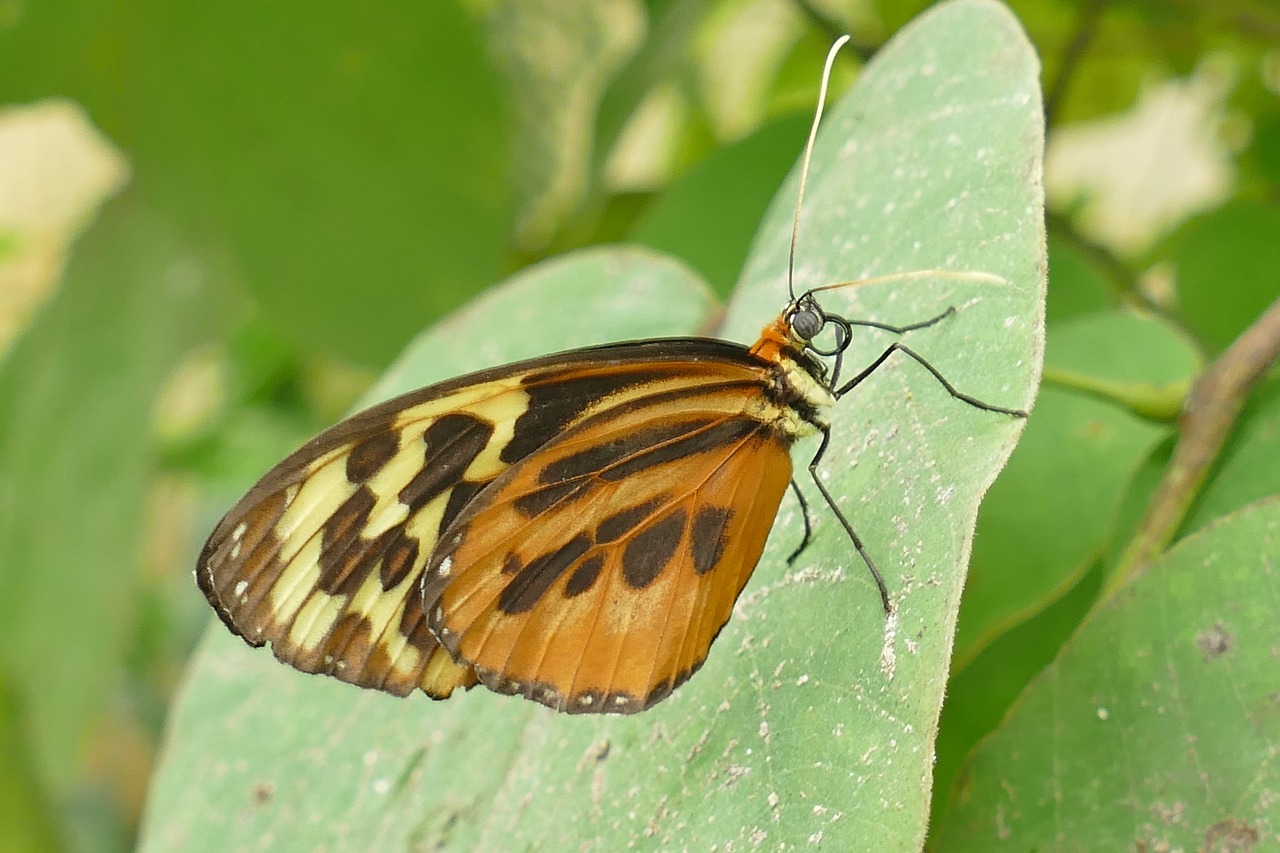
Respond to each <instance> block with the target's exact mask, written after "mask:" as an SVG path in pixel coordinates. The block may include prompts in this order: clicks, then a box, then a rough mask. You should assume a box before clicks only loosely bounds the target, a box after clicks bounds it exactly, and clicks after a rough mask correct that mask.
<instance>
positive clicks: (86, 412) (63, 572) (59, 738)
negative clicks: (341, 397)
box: [0, 194, 222, 797]
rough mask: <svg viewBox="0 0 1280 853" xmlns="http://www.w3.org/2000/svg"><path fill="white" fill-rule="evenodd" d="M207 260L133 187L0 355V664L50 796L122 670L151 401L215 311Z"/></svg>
mask: <svg viewBox="0 0 1280 853" xmlns="http://www.w3.org/2000/svg"><path fill="white" fill-rule="evenodd" d="M204 272H205V271H204V269H203V268H202V267H200V266H199V265H198V264H197V263H193V261H192V255H191V253H190V248H189V246H187V245H186V244H185V243H184V242H183V241H182V240H181V239H180V238H179V237H177V236H176V235H175V234H174V233H173V231H172V229H171V228H169V227H168V226H167V225H166V224H164V223H163V222H161V221H159V220H158V219H157V217H156V216H155V213H154V211H153V210H150V209H149V208H148V207H147V206H146V205H145V204H142V203H140V202H139V200H138V199H137V197H136V196H134V195H132V194H130V195H128V196H126V197H124V198H122V199H119V200H117V201H115V202H113V203H112V204H110V205H109V206H107V207H106V208H105V209H104V210H103V212H102V214H101V215H100V218H99V220H98V221H97V222H96V223H95V224H94V227H93V228H91V229H90V230H89V231H88V232H87V233H86V234H85V236H84V237H82V238H81V239H80V240H79V242H78V243H77V245H76V251H75V255H74V256H73V258H72V261H71V263H70V265H69V266H68V269H67V272H66V274H65V276H64V277H63V282H62V286H61V288H60V289H59V290H58V292H57V293H56V294H55V296H54V297H53V299H52V300H51V301H50V302H49V303H48V304H47V305H46V306H44V308H43V309H42V310H41V312H40V313H39V314H38V316H37V317H36V318H35V320H34V322H33V323H32V325H31V326H30V327H29V328H27V329H26V330H25V331H24V333H23V335H22V337H20V338H19V339H18V340H17V342H16V343H15V344H14V347H13V349H12V350H11V351H10V352H9V353H8V355H7V357H6V359H5V361H4V362H3V364H0V600H2V601H4V603H5V605H4V606H5V616H4V618H3V619H0V670H2V671H3V675H2V676H0V680H3V681H4V682H5V689H6V692H8V693H9V694H10V696H11V697H12V700H13V702H12V707H13V708H16V709H17V710H18V711H20V712H21V714H22V717H21V720H22V724H23V728H24V731H23V735H24V737H25V739H26V740H27V741H28V744H29V745H28V750H29V753H30V760H31V763H32V764H33V766H34V767H35V768H36V770H37V771H38V775H39V778H40V780H41V781H42V783H43V784H44V785H45V786H46V787H47V789H48V790H49V791H50V792H51V793H54V794H56V795H57V796H59V797H64V796H67V794H68V791H69V789H70V788H72V787H73V786H74V784H75V779H76V773H77V771H78V765H79V764H80V762H82V761H83V759H84V753H85V750H86V742H87V740H88V736H89V735H88V733H89V730H90V728H91V726H93V725H94V724H95V723H99V722H100V715H102V713H103V710H102V709H103V708H104V707H105V706H106V705H107V697H108V696H109V695H111V692H112V691H114V690H116V689H117V688H118V686H119V682H120V680H121V678H122V677H123V669H124V658H125V654H126V651H127V649H128V648H129V642H130V636H131V631H132V629H133V627H134V625H135V623H136V620H137V618H138V613H137V609H136V607H137V600H136V597H135V593H136V589H137V586H138V583H139V580H138V572H139V568H140V565H141V562H142V560H141V553H142V550H143V548H144V542H143V541H142V525H141V524H140V523H139V521H138V520H139V519H140V518H142V517H144V516H145V514H146V501H147V497H148V488H149V482H148V478H149V477H150V476H151V474H152V472H153V471H154V469H155V466H156V462H157V460H156V456H155V448H154V443H153V438H152V426H153V424H152V420H153V414H152V404H153V402H154V400H155V398H156V396H157V394H158V393H159V388H160V385H161V383H162V381H163V380H164V379H165V378H166V376H167V374H168V372H169V371H170V370H171V369H172V365H173V364H174V362H175V361H176V360H177V359H178V358H179V357H180V356H181V355H183V354H184V353H186V352H187V351H189V350H190V349H191V348H192V347H194V346H195V345H196V344H198V343H200V342H201V341H203V340H205V338H206V336H207V335H208V334H209V333H210V332H211V331H212V328H211V327H214V326H215V325H216V324H217V323H219V322H221V311H220V310H219V308H220V307H222V306H219V305H218V304H217V299H216V298H215V296H214V294H213V293H211V292H210V288H209V286H208V279H207V278H206V276H205V275H204ZM6 716H7V715H6Z"/></svg>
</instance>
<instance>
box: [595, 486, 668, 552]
mask: <svg viewBox="0 0 1280 853" xmlns="http://www.w3.org/2000/svg"><path fill="white" fill-rule="evenodd" d="M667 500H669V499H668V498H666V497H665V496H664V497H657V498H653V499H652V500H648V501H645V502H644V503H642V504H640V505H638V506H633V507H628V508H627V509H624V510H622V511H621V512H616V513H614V514H613V515H611V516H609V517H608V518H606V519H605V520H604V521H602V522H600V523H599V524H597V525H596V543H597V544H600V545H604V544H607V543H609V542H616V541H618V540H619V539H621V538H622V537H623V536H626V535H627V534H628V533H630V532H631V531H632V530H634V529H635V528H636V527H638V526H639V525H640V523H641V522H643V521H644V520H645V519H646V518H648V517H649V516H651V515H653V512H654V510H656V509H657V508H658V507H660V506H662V505H663V504H664V503H666V502H667Z"/></svg>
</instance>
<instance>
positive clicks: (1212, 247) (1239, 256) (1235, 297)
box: [1168, 200, 1280, 351]
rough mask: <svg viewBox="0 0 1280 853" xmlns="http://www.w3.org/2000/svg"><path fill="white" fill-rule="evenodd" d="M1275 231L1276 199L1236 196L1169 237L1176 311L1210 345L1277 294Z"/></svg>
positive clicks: (1278, 222)
mask: <svg viewBox="0 0 1280 853" xmlns="http://www.w3.org/2000/svg"><path fill="white" fill-rule="evenodd" d="M1277 233H1280V209H1277V208H1276V206H1275V204H1273V203H1268V202H1255V201H1246V200H1237V201H1234V202H1232V203H1230V204H1227V205H1224V206H1223V207H1221V208H1219V209H1217V210H1214V211H1212V212H1210V213H1206V214H1204V215H1202V216H1198V217H1196V218H1195V219H1192V220H1191V221H1189V222H1187V223H1186V224H1185V225H1184V226H1182V228H1180V229H1178V231H1177V233H1175V234H1173V235H1172V236H1171V237H1170V238H1169V240H1168V251H1169V253H1170V255H1171V256H1172V261H1173V264H1174V269H1175V271H1176V273H1177V292H1178V315H1179V317H1180V318H1181V319H1182V322H1183V323H1185V324H1186V325H1187V328H1189V329H1191V330H1193V331H1194V332H1195V333H1196V334H1197V335H1199V336H1200V338H1201V339H1202V340H1203V341H1205V342H1206V343H1207V344H1208V346H1209V348H1210V349H1212V350H1214V351H1217V350H1221V349H1223V348H1225V347H1226V346H1227V344H1229V343H1231V341H1233V340H1235V338H1236V336H1237V335H1239V334H1240V333H1241V332H1243V331H1244V330H1245V328H1247V327H1248V326H1249V325H1250V324H1251V323H1252V322H1253V321H1254V320H1256V319H1257V317H1258V315H1259V314H1261V313H1262V312H1263V311H1264V310H1265V309H1266V307H1267V306H1268V305H1270V304H1271V302H1272V301H1273V300H1274V299H1275V298H1276V290H1277V288H1276V275H1275V271H1276V268H1277V267H1280V241H1277V240H1276V239H1275V235H1276V234H1277ZM1228 283H1229V286H1227V285H1228Z"/></svg>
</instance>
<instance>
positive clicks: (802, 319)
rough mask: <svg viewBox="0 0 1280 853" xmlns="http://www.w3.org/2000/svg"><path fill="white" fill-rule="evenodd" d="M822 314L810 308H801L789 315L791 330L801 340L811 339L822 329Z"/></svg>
mask: <svg viewBox="0 0 1280 853" xmlns="http://www.w3.org/2000/svg"><path fill="white" fill-rule="evenodd" d="M824 322H825V321H824V320H823V319H822V316H821V315H820V314H819V313H818V312H817V311H815V310H813V309H812V308H801V309H800V310H798V311H796V313H794V314H792V315H791V331H792V332H794V333H795V336H796V337H797V338H799V339H800V340H802V341H811V340H813V339H814V337H815V336H816V335H817V334H818V332H821V331H822V326H823V324H824Z"/></svg>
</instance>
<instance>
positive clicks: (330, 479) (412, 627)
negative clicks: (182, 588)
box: [197, 378, 529, 697]
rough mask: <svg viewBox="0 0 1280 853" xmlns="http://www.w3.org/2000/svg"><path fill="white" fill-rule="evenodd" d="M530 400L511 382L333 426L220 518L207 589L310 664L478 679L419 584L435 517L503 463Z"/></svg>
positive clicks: (439, 690)
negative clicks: (428, 618) (443, 633)
mask: <svg viewBox="0 0 1280 853" xmlns="http://www.w3.org/2000/svg"><path fill="white" fill-rule="evenodd" d="M528 402H529V395H528V394H527V392H525V391H524V390H523V389H522V388H521V387H520V383H519V380H518V378H513V379H512V380H510V381H507V382H490V383H486V384H484V385H479V386H472V387H470V388H467V389H464V390H461V391H458V392H455V393H453V394H450V395H446V396H443V397H439V398H434V399H432V398H428V399H425V400H420V401H416V402H415V401H413V400H410V399H406V398H401V399H400V400H396V401H392V403H391V404H384V406H380V407H378V408H376V409H373V410H370V411H369V412H365V413H362V414H360V415H356V416H355V417H354V418H352V419H350V420H348V421H344V422H343V423H340V424H338V425H337V426H335V427H334V428H332V429H331V430H329V431H328V432H326V433H323V434H321V435H320V436H319V437H317V438H316V439H314V440H313V441H312V442H310V443H309V444H307V445H306V446H305V447H303V448H302V449H301V450H299V451H298V452H297V453H295V454H294V455H293V456H291V457H289V458H288V459H286V460H285V461H284V462H283V463H281V464H280V465H279V466H277V467H276V468H275V469H274V470H272V471H271V472H270V473H269V474H268V475H267V476H266V477H265V478H263V480H262V481H261V482H260V483H259V484H258V485H257V486H255V487H254V488H253V489H252V490H251V491H250V492H249V494H247V495H246V496H245V497H244V499H243V500H241V501H240V503H239V504H237V505H236V507H234V508H233V509H232V511H231V512H230V513H228V515H227V517H226V518H225V519H224V520H223V521H222V523H221V524H219V525H218V527H217V528H216V529H215V530H214V532H213V535H212V536H210V538H209V542H208V543H207V544H206V545H205V549H204V551H203V553H202V555H201V558H200V562H199V564H198V567H197V577H198V580H199V583H200V586H201V589H202V590H203V591H204V593H205V595H206V597H207V598H208V599H209V601H210V603H212V604H213V606H214V608H215V610H217V612H218V614H219V616H221V617H222V620H223V622H224V623H226V624H227V626H228V627H229V628H231V630H232V631H233V632H235V633H237V634H239V635H240V636H242V637H244V639H245V640H246V641H247V642H249V643H250V644H251V645H255V646H260V645H262V644H263V643H264V642H270V643H271V646H272V650H273V652H274V653H275V655H276V657H277V658H279V659H280V660H282V661H284V662H285V663H288V664H290V665H292V666H294V667H296V668H298V669H300V670H302V671H304V672H320V673H325V674H328V675H332V676H334V677H336V678H339V679H341V680H343V681H348V682H351V683H354V684H358V685H360V686H363V687H372V688H377V689H380V690H386V691H388V692H391V693H395V694H398V695H404V694H407V693H408V692H410V691H411V690H413V689H414V688H415V687H421V688H422V689H423V690H424V691H426V692H427V693H428V694H430V695H433V696H438V697H442V696H447V695H448V694H449V693H450V692H451V691H452V690H453V689H454V688H455V687H458V686H463V687H468V686H470V685H471V684H474V683H475V682H474V678H473V677H472V676H471V674H470V673H469V672H468V671H467V669H466V668H465V667H458V666H456V665H454V664H453V662H452V661H451V659H450V658H449V656H448V655H447V654H446V653H445V652H444V651H443V650H442V649H441V648H440V647H439V644H438V643H436V641H435V638H434V637H432V635H431V633H430V631H429V630H428V629H427V627H426V623H425V620H424V619H423V615H422V611H421V607H420V606H419V599H418V596H417V594H416V593H417V584H416V582H415V580H416V577H417V575H418V573H419V572H420V571H421V568H422V564H423V562H424V561H425V560H426V557H427V555H428V554H429V553H430V551H431V549H432V548H433V547H434V546H435V541H436V538H437V535H438V532H439V529H440V527H441V525H442V523H443V522H446V521H447V519H448V518H449V517H450V516H451V515H453V514H456V513H457V512H458V510H459V509H460V508H461V507H462V506H464V505H465V504H466V501H467V500H469V499H470V497H471V496H472V495H474V494H475V493H476V492H477V491H478V490H479V489H481V488H482V487H483V486H484V484H485V483H486V482H488V481H489V480H491V479H493V478H494V477H495V476H497V474H499V473H501V471H502V470H503V469H504V468H505V467H506V463H504V462H502V460H501V459H500V452H501V450H502V448H503V447H504V446H505V445H506V444H508V443H509V442H510V436H511V432H512V430H513V427H514V424H515V422H516V420H517V418H518V417H519V415H520V414H522V413H523V412H524V411H525V410H526V409H527V406H528Z"/></svg>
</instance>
